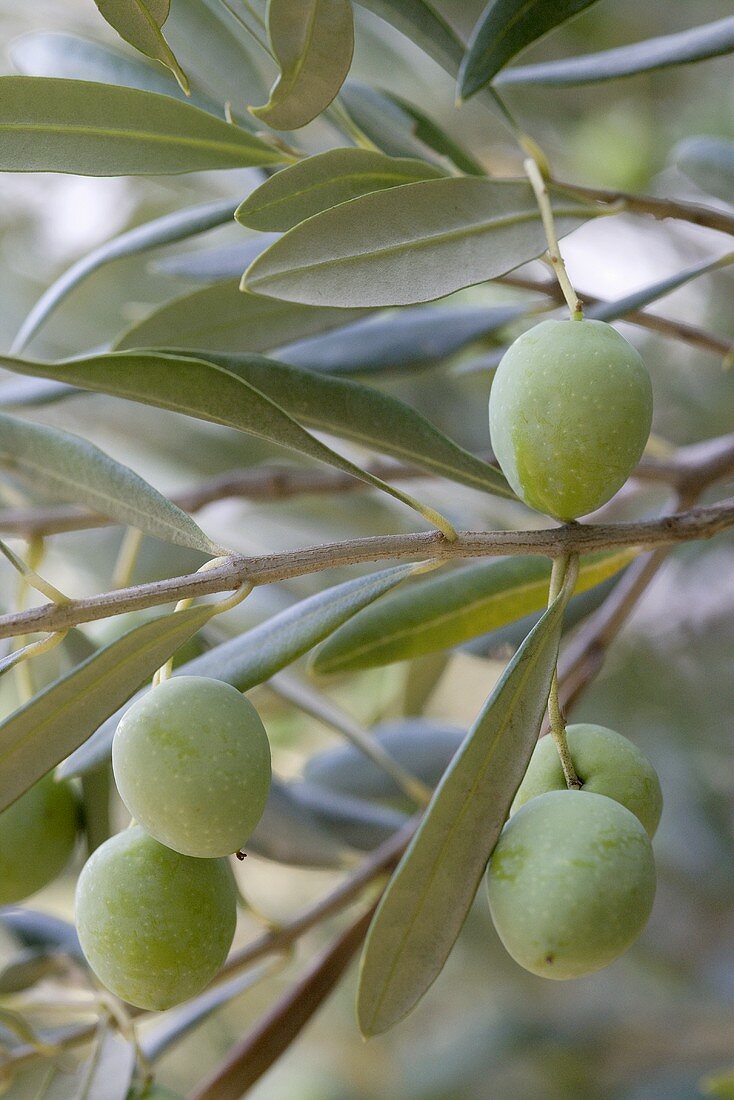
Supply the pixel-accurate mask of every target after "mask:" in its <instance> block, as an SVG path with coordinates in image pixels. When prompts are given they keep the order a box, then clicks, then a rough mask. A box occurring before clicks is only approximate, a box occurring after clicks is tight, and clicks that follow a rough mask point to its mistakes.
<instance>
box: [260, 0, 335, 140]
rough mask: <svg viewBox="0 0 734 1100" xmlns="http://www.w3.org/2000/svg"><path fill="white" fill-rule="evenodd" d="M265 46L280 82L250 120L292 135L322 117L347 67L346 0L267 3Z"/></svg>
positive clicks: (272, 0) (270, 1)
mask: <svg viewBox="0 0 734 1100" xmlns="http://www.w3.org/2000/svg"><path fill="white" fill-rule="evenodd" d="M268 34H269V37H270V45H271V46H272V49H273V53H274V54H275V58H276V61H277V62H278V65H279V66H280V76H279V77H278V79H277V80H276V82H275V84H274V85H273V87H272V89H271V92H270V99H269V100H268V102H267V103H266V104H265V105H264V106H263V107H251V108H250V110H251V111H252V114H253V115H255V116H256V117H257V118H259V119H260V120H261V121H262V122H266V123H267V124H268V126H272V127H273V128H274V129H276V130H297V129H299V128H300V127H301V126H305V125H306V123H308V122H311V120H312V119H314V118H316V117H317V115H320V114H321V112H322V111H324V110H325V109H326V108H327V107H328V106H329V104H330V103H331V101H332V100H333V99H334V97H335V96H336V95H337V93H338V92H339V89H340V88H341V86H342V84H343V83H344V81H345V79H346V76H347V73H348V72H349V67H350V65H351V64H352V53H353V51H354V21H353V18H352V6H351V4H350V2H349V0H301V2H300V3H298V4H292V3H291V0H268Z"/></svg>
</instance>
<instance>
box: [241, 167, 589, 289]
mask: <svg viewBox="0 0 734 1100" xmlns="http://www.w3.org/2000/svg"><path fill="white" fill-rule="evenodd" d="M589 216H591V211H590V210H589V209H588V208H586V209H585V208H584V207H582V206H580V205H579V204H577V203H573V202H567V203H559V204H558V205H557V208H556V219H557V227H558V229H559V232H560V233H561V234H565V233H569V232H570V231H571V230H572V229H575V228H576V227H577V226H578V225H580V224H581V223H582V222H583V221H584V220H585V219H586V218H588V217H589ZM546 247H547V244H546V239H545V234H544V232H543V227H542V225H541V223H540V216H539V213H538V206H537V203H536V201H535V196H534V195H533V191H532V188H531V187H530V185H529V184H526V183H516V182H498V181H496V180H485V179H475V178H469V177H465V178H453V179H439V180H426V181H424V182H422V183H410V184H403V185H402V186H401V187H392V188H390V190H388V191H376V192H374V193H373V194H370V195H362V196H361V197H360V198H358V199H352V200H351V201H350V202H345V203H342V204H341V205H340V206H336V207H334V208H333V209H331V210H325V211H323V213H321V214H316V215H315V216H314V217H313V218H309V219H308V221H306V222H303V223H302V224H301V225H297V226H296V227H295V228H294V229H291V230H290V231H289V232H288V233H285V234H284V235H283V236H282V237H281V238H280V240H278V241H276V242H275V244H273V245H271V246H270V248H268V249H267V251H265V252H263V253H262V254H261V255H260V256H258V258H257V259H256V260H255V261H254V262H253V263H252V264H251V265H250V267H249V268H248V269H247V271H246V273H245V277H244V281H243V285H244V287H245V289H247V290H250V291H254V292H255V293H256V294H265V295H268V296H270V297H273V298H284V299H286V300H288V301H293V302H303V303H305V304H311V305H332V306H391V305H410V304H412V303H414V302H427V301H431V300H432V299H434V298H440V297H443V296H444V295H445V294H450V293H452V291H454V290H459V289H460V288H461V287H465V286H473V285H474V284H475V283H480V282H484V281H485V280H487V279H494V278H496V277H497V276H498V275H503V274H505V273H506V272H508V271H510V270H512V269H513V268H515V267H518V266H519V265H520V264H523V263H526V262H527V261H528V260H532V259H534V258H535V257H536V256H539V255H540V254H541V252H543V251H545V249H546Z"/></svg>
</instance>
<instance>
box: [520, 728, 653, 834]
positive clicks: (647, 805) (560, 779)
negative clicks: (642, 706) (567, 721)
mask: <svg viewBox="0 0 734 1100" xmlns="http://www.w3.org/2000/svg"><path fill="white" fill-rule="evenodd" d="M566 740H567V742H568V749H569V752H570V753H571V759H572V760H573V766H574V768H575V769H576V774H577V775H578V777H579V779H580V781H581V784H582V789H583V790H584V791H590V792H591V793H593V794H605V795H606V796H607V798H613V799H614V800H615V802H621V804H622V805H623V806H626V807H627V809H628V810H630V811H631V812H632V813H633V814H634V815H635V816H636V817H637V818H639V820H640V821H641V822H642V824H643V825H644V826H645V829H646V830H647V834H648V836H649V837H650V839H652V838H653V837H654V835H655V831H656V829H657V827H658V823H659V821H660V814H661V813H662V809H663V795H662V791H661V790H660V780H659V779H658V776H657V772H656V771H655V769H654V768H653V766H652V764H651V763H650V761H649V760H648V759H647V757H646V756H645V755H644V753H642V752H641V751H640V750H639V749H638V748H637V746H636V745H633V744H632V742H631V741H628V740H627V738H626V737H623V736H622V734H621V733H616V732H615V731H614V730H610V729H607V728H606V726H595V725H592V724H591V723H588V722H583V723H579V724H578V725H574V726H568V728H567V729H566ZM565 789H566V780H565V778H564V775H563V769H562V767H561V759H560V757H559V755H558V751H557V749H556V746H555V744H554V742H553V738H552V737H541V739H540V741H539V742H538V744H537V745H536V746H535V749H534V750H533V755H532V757H531V758H530V764H529V766H528V770H527V771H526V772H525V778H524V779H523V781H522V783H521V784H520V787H519V790H518V792H517V794H516V795H515V801H514V802H513V804H512V809H511V811H510V813H511V814H513V813H515V812H516V811H517V810H519V809H520V807H521V806H524V805H525V803H526V802H529V801H530V799H531V798H536V797H537V796H538V795H540V794H545V793H546V792H547V791H562V790H565Z"/></svg>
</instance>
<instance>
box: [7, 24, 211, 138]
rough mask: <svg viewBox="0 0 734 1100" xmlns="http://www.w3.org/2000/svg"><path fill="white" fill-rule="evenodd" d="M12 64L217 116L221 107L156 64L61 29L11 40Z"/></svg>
mask: <svg viewBox="0 0 734 1100" xmlns="http://www.w3.org/2000/svg"><path fill="white" fill-rule="evenodd" d="M8 55H9V57H10V60H11V61H12V63H13V67H14V68H15V69H16V70H17V71H18V72H19V73H21V74H22V75H23V76H50V77H61V78H66V79H67V80H91V81H94V82H95V83H96V84H119V85H121V86H122V87H125V88H139V89H140V90H141V91H144V92H159V93H160V94H161V95H168V96H173V98H174V99H179V100H181V101H182V102H183V103H193V104H194V106H196V107H201V108H202V110H204V111H209V113H210V114H215V115H217V116H218V117H220V118H221V115H222V109H221V106H220V105H219V104H217V103H215V102H214V100H212V99H209V98H208V96H206V95H204V94H203V93H201V92H198V91H196V90H193V91H191V92H190V94H189V95H186V93H185V92H183V91H182V89H181V87H180V86H179V85H178V84H176V83H174V82H173V81H172V80H171V79H170V77H169V75H168V74H167V73H164V72H162V71H161V69H159V68H158V66H157V65H152V64H151V63H150V62H148V61H144V60H143V58H142V57H135V56H134V55H131V54H129V53H123V52H122V51H121V50H116V49H113V48H111V47H110V46H104V45H102V43H101V42H92V41H90V40H89V39H88V38H79V36H78V35H76V34H64V33H63V32H62V31H31V32H30V33H29V34H22V35H21V36H20V38H16V39H14V40H13V41H12V42H11V43H10V45H9V46H8Z"/></svg>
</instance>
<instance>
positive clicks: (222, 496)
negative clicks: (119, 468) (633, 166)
mask: <svg viewBox="0 0 734 1100" xmlns="http://www.w3.org/2000/svg"><path fill="white" fill-rule="evenodd" d="M513 279H515V277H514V276H513ZM508 280H509V277H508ZM531 283H532V284H533V285H534V286H535V285H537V287H538V289H541V288H542V287H545V286H549V285H550V284H546V283H537V284H535V283H533V280H528V279H520V278H519V277H517V278H516V279H515V283H514V284H513V285H515V284H516V285H518V286H519V285H523V286H526V285H529V284H531ZM552 285H553V287H554V288H555V287H556V284H555V283H553V284H552ZM584 297H585V298H586V300H587V301H589V300H590V299H589V298H588V295H584ZM704 335H705V334H704ZM711 339H715V338H714V337H712V338H711ZM728 347H729V345H728V344H726V345H723V344H722V348H721V349H717V351H718V350H723V349H724V348H727V349H728ZM711 451H715V452H716V455H717V462H718V463H719V465H720V467H721V472H717V473H716V474H715V478H718V477H723V476H725V475H726V474H727V473H729V472H734V434H732V435H725V436H720V437H718V438H716V439H712V440H709V441H707V442H705V443H696V444H693V445H691V446H688V447H679V448H678V449H677V450H676V452H675V454H674V455H673V456H672V457H671V458H670V459H666V460H664V461H663V460H661V459H657V458H652V457H646V458H643V459H642V461H641V462H640V464H639V466H638V467H637V469H636V470H635V471H634V474H633V476H634V477H635V478H636V479H637V480H639V481H660V482H666V483H667V484H669V485H671V486H673V487H674V488H675V487H677V486H678V484H679V482H680V480H681V478H686V477H687V476H688V468H689V466H690V465H691V463H694V464H695V463H699V464H700V455H702V454H703V455H708V453H709V452H711ZM479 457H480V458H483V459H484V460H485V462H489V463H494V456H493V455H491V454H490V453H485V454H483V455H480V456H479ZM366 469H367V470H368V472H369V473H371V474H373V475H374V476H375V477H379V478H382V479H383V480H388V481H409V480H412V479H417V478H432V477H434V476H435V475H434V474H432V473H430V472H429V471H428V470H424V469H421V467H419V466H411V465H407V464H406V465H402V464H400V463H396V462H375V463H371V464H370V465H369V466H367V467H366ZM715 478H714V479H712V480H715ZM369 489H370V486H369V485H367V483H366V482H364V481H361V480H360V479H359V478H356V477H352V475H351V474H347V473H343V472H342V471H340V470H328V469H317V468H314V469H299V468H298V467H297V466H255V467H251V468H246V469H242V470H230V471H228V472H227V473H225V474H217V475H216V477H212V478H207V479H206V480H205V481H202V482H200V484H199V485H195V486H192V487H191V488H189V489H184V490H182V491H181V492H179V493H172V494H171V495H170V500H172V501H173V503H174V504H176V505H178V507H179V508H182V509H183V510H184V511H185V512H198V511H200V510H201V509H202V508H205V507H206V506H207V505H208V504H214V503H216V502H217V501H220V500H226V499H231V498H240V497H241V498H243V499H245V500H254V501H268V502H274V501H279V500H290V499H291V498H293V497H298V496H303V495H305V494H308V493H353V492H363V491H367V490H369ZM114 524H115V520H112V519H108V518H106V517H105V516H99V515H95V514H94V513H93V512H87V511H84V510H83V509H81V508H76V507H74V506H73V505H69V506H64V505H61V506H54V507H48V508H6V509H4V510H0V531H3V532H5V533H6V534H9V535H18V536H22V537H23V538H28V537H30V536H33V535H58V534H63V533H65V532H68V531H82V530H88V529H90V528H95V527H106V526H111V525H114Z"/></svg>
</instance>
